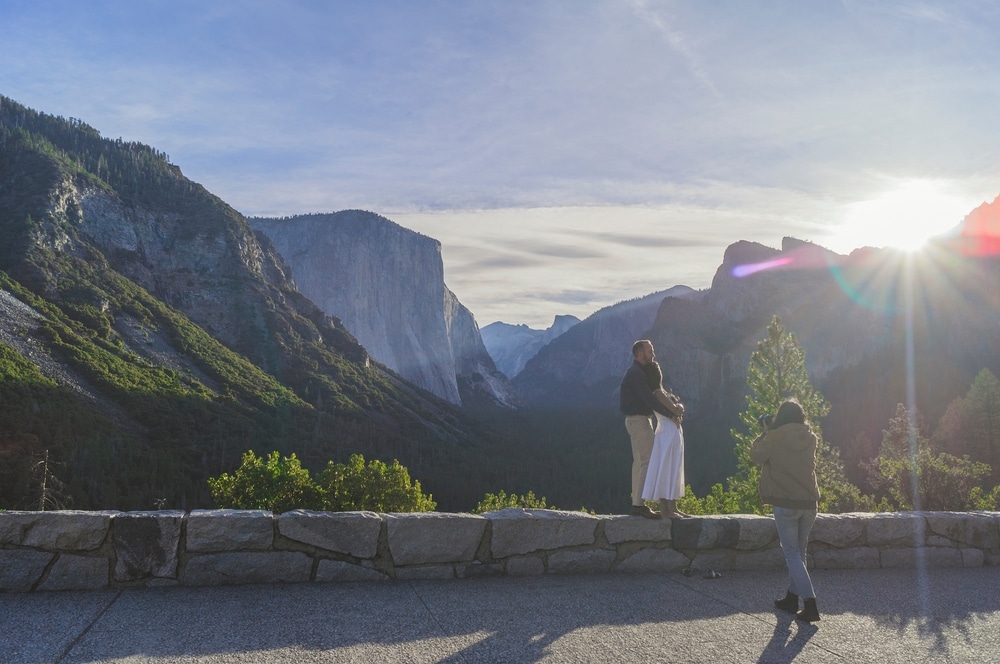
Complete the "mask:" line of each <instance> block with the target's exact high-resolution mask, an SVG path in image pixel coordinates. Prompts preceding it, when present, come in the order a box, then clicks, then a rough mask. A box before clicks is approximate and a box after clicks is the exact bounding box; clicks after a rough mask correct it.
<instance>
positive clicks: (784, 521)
mask: <svg viewBox="0 0 1000 664" xmlns="http://www.w3.org/2000/svg"><path fill="white" fill-rule="evenodd" d="M815 521H816V510H793V509H788V508H787V507H775V508H774V525H775V527H777V529H778V541H779V542H781V551H782V552H783V553H784V554H785V565H787V566H788V590H789V591H790V592H793V593H795V594H796V595H798V596H799V597H816V592H815V591H814V590H813V584H812V579H810V578H809V570H807V569H806V546H807V545H808V544H809V531H810V530H812V527H813V523H814V522H815Z"/></svg>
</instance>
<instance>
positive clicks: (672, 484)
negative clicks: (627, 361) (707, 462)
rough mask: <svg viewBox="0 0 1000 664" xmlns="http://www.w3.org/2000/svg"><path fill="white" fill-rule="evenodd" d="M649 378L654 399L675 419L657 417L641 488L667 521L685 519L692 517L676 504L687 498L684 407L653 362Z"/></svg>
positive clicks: (643, 495) (649, 365) (648, 370)
mask: <svg viewBox="0 0 1000 664" xmlns="http://www.w3.org/2000/svg"><path fill="white" fill-rule="evenodd" d="M645 371H646V378H647V380H648V381H649V387H650V389H651V390H653V396H654V397H655V398H656V399H657V400H659V401H660V403H662V404H663V405H664V406H665V407H666V409H667V410H669V411H670V412H671V413H673V417H667V416H665V415H662V414H660V413H656V430H655V433H654V435H653V451H652V453H651V454H650V457H649V469H648V470H647V471H646V482H645V484H644V485H643V488H642V497H643V499H644V500H657V501H659V503H660V507H661V510H662V512H661V513H662V515H663V516H662V518H664V519H682V518H684V517H687V516H690V515H689V514H685V513H684V512H681V511H680V510H679V509H677V501H678V500H679V499H680V498H681V497H683V496H684V430H683V429H682V428H681V421H682V420H683V418H684V405H683V404H682V403H681V402H680V400H678V399H677V397H676V396H674V395H673V394H672V393H670V392H667V391H666V390H664V389H663V385H662V382H663V372H662V371H661V370H660V365H659V364H657V363H656V362H650V363H649V364H648V365H647V366H646V367H645Z"/></svg>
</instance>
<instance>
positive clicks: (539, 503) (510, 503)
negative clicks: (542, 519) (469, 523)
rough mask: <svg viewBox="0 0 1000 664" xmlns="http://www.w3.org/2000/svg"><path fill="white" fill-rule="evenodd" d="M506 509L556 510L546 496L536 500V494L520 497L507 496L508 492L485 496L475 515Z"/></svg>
mask: <svg viewBox="0 0 1000 664" xmlns="http://www.w3.org/2000/svg"><path fill="white" fill-rule="evenodd" d="M506 507H524V508H533V509H542V510H544V509H556V508H555V507H553V506H552V505H547V504H546V502H545V496H542V497H541V498H536V497H535V494H534V492H532V491H529V492H528V493H526V494H524V495H523V496H519V495H517V494H516V493H512V494H510V495H507V492H505V491H500V492H499V493H487V494H486V495H485V496H483V499H482V500H480V501H479V504H477V505H476V506H475V508H473V510H472V513H473V514H483V513H485V512H495V511H496V510H502V509H504V508H506Z"/></svg>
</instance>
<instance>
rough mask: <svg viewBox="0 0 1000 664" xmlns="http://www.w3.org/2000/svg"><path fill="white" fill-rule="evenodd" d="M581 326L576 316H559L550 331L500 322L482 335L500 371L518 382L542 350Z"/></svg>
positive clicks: (486, 328)
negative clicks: (570, 330) (516, 378)
mask: <svg viewBox="0 0 1000 664" xmlns="http://www.w3.org/2000/svg"><path fill="white" fill-rule="evenodd" d="M579 322H580V319H579V318H577V317H576V316H569V315H562V316H556V317H555V319H554V320H553V321H552V325H550V326H549V327H548V328H546V329H544V330H535V329H532V328H530V327H528V326H527V325H511V324H510V323H504V322H502V321H497V322H495V323H490V324H489V325H487V326H486V327H484V328H483V329H482V330H481V332H482V337H483V344H485V346H486V350H488V351H489V353H490V357H492V358H493V361H494V362H495V363H496V365H497V369H499V370H500V371H502V372H503V373H504V375H506V376H507V377H508V378H514V377H515V376H517V374H519V373H521V369H523V368H524V365H525V364H527V363H528V360H530V359H531V358H533V357H534V356H535V355H537V354H538V351H539V350H541V349H542V348H543V347H544V346H547V345H548V344H549V343H551V342H552V341H553V340H554V339H556V338H558V337H560V336H562V335H563V334H564V333H565V332H566V331H567V330H569V329H570V328H571V327H573V326H574V325H576V324H577V323H579Z"/></svg>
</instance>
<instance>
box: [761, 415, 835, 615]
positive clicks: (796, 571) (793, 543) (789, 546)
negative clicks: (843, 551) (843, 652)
mask: <svg viewBox="0 0 1000 664" xmlns="http://www.w3.org/2000/svg"><path fill="white" fill-rule="evenodd" d="M761 424H762V425H763V426H764V433H762V434H761V435H760V436H758V438H757V440H755V441H754V442H753V444H752V445H751V446H750V459H751V460H753V462H754V463H756V464H757V465H759V466H760V467H761V470H760V488H759V491H760V499H761V502H763V503H765V504H769V505H772V506H773V508H774V524H775V526H776V527H777V529H778V540H779V541H780V542H781V550H782V552H783V553H784V555H785V565H787V567H788V592H787V593H786V595H785V596H784V598H782V599H778V600H775V602H774V605H775V606H776V607H778V608H779V609H782V610H784V611H788V612H790V613H795V617H796V618H798V619H799V620H804V621H806V622H813V621H816V620H819V611H818V610H817V608H816V593H815V591H814V590H813V585H812V579H811V578H810V577H809V570H808V569H807V568H806V546H807V545H808V543H809V531H810V530H812V526H813V523H814V522H815V521H816V502H817V501H818V500H819V485H818V484H817V483H816V444H817V442H818V441H817V438H816V434H815V433H813V431H812V429H811V428H810V427H809V425H808V424H806V418H805V413H803V412H802V406H801V405H799V402H798V401H795V400H794V399H788V400H786V401H785V402H783V403H782V404H781V406H780V407H779V408H778V412H777V413H775V414H774V416H773V417H770V418H768V417H767V416H765V417H762V418H761ZM799 597H802V599H803V608H802V610H801V611H799V610H798V608H799Z"/></svg>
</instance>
